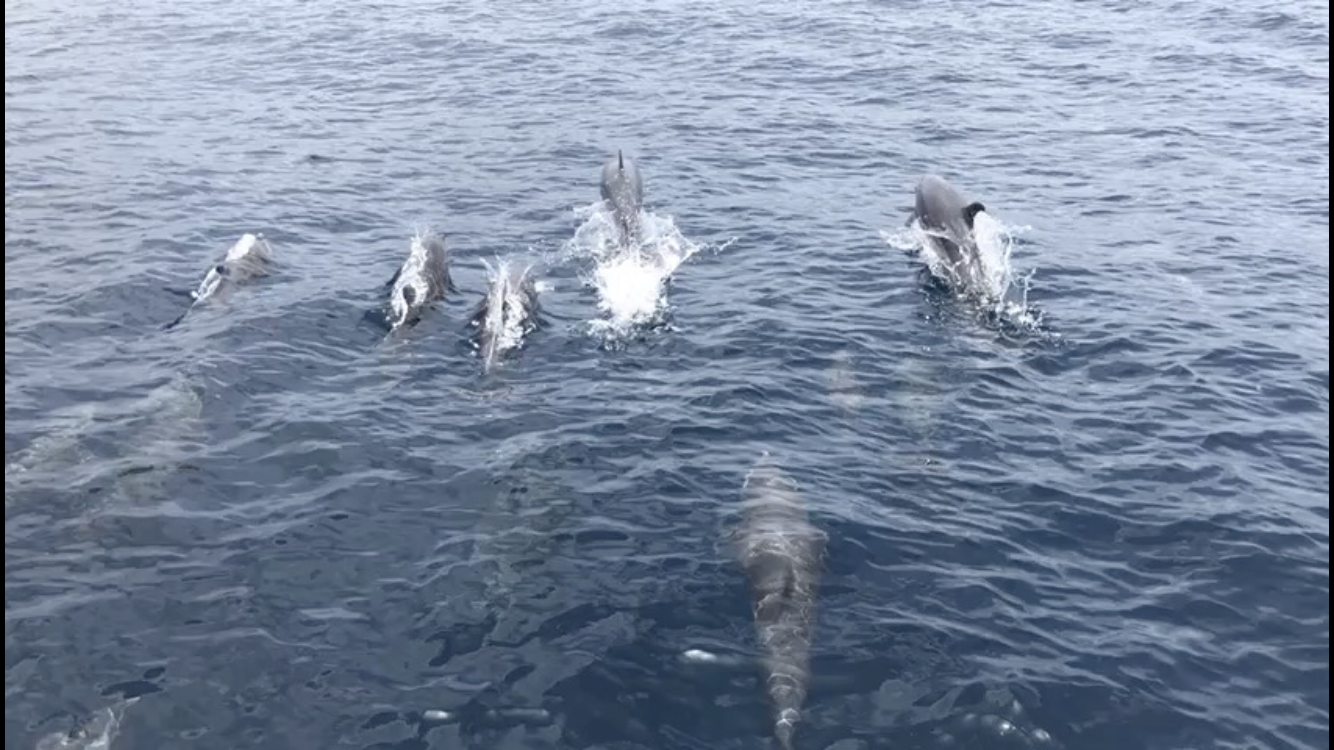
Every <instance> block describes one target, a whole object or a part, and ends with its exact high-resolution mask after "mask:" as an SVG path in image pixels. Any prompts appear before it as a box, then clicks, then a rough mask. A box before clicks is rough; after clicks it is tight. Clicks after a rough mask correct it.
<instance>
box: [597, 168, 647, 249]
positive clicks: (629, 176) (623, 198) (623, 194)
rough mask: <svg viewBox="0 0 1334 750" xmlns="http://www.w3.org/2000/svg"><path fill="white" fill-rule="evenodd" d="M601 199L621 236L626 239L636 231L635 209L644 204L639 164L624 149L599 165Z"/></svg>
mask: <svg viewBox="0 0 1334 750" xmlns="http://www.w3.org/2000/svg"><path fill="white" fill-rule="evenodd" d="M602 199H603V200H604V201H606V202H607V204H608V205H609V206H610V207H611V210H612V212H613V213H614V214H615V216H616V223H617V225H618V228H619V229H620V231H621V233H622V235H623V239H625V240H627V241H628V240H630V239H633V238H634V236H635V235H636V234H637V233H638V231H639V212H640V209H641V208H642V207H643V205H644V181H643V179H642V178H641V177H640V176H639V167H638V166H637V165H636V164H635V162H634V160H633V159H631V158H630V157H628V156H626V155H625V153H624V152H621V151H617V152H616V155H615V156H613V157H611V158H610V159H608V160H607V163H606V164H604V165H603V166H602Z"/></svg>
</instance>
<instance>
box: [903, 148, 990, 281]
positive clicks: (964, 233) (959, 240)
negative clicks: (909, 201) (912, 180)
mask: <svg viewBox="0 0 1334 750" xmlns="http://www.w3.org/2000/svg"><path fill="white" fill-rule="evenodd" d="M916 198H917V200H916V210H915V212H914V214H913V215H914V218H916V219H917V220H918V222H920V224H921V226H922V228H923V229H925V230H926V231H927V233H928V238H929V241H930V242H931V243H932V244H933V245H934V246H935V248H936V249H937V251H938V254H939V255H940V257H941V258H942V259H943V260H944V261H945V263H946V264H948V266H949V268H950V271H951V272H952V274H953V276H954V278H955V280H956V281H959V282H961V283H962V284H964V285H968V284H969V283H971V282H972V281H973V280H974V279H977V278H978V274H979V273H980V272H981V268H980V260H979V258H978V255H977V239H976V237H975V236H974V234H973V222H974V219H976V217H977V215H978V214H979V213H982V212H983V211H986V210H987V208H986V206H984V205H982V204H981V203H979V202H977V201H971V202H970V201H968V200H967V199H966V198H964V197H963V194H962V193H960V192H959V191H958V190H956V189H955V187H954V186H953V185H951V184H950V183H949V182H948V181H946V180H945V178H944V177H941V176H939V175H935V174H928V175H925V176H923V177H922V179H921V180H920V181H918V183H917V190H916Z"/></svg>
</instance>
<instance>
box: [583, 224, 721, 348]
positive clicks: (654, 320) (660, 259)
mask: <svg viewBox="0 0 1334 750" xmlns="http://www.w3.org/2000/svg"><path fill="white" fill-rule="evenodd" d="M577 213H578V215H580V216H581V218H583V219H584V221H583V223H582V224H581V225H580V226H579V228H578V229H577V230H575V234H574V237H573V238H571V239H570V241H569V242H568V243H567V245H566V253H567V255H569V256H572V257H588V258H590V259H592V261H593V263H594V268H593V270H592V273H591V274H589V275H587V276H585V278H584V281H585V283H588V284H589V285H591V286H592V287H593V288H594V289H596V290H597V294H598V310H599V313H600V317H599V318H597V319H596V320H593V321H590V328H591V330H592V331H593V332H594V333H595V334H598V335H600V336H602V337H603V338H604V339H606V340H607V341H608V342H611V341H615V340H617V339H622V338H625V337H627V336H631V335H633V334H634V333H635V332H636V331H637V330H639V329H643V328H651V327H654V326H657V325H660V324H662V323H663V322H664V320H665V318H666V315H667V313H668V311H669V303H668V297H667V282H668V280H669V279H670V278H671V276H672V274H673V273H674V272H675V271H676V269H677V268H679V267H680V266H681V264H682V263H685V262H686V261H687V260H689V259H690V257H691V256H693V255H694V254H695V253H697V252H699V251H700V249H701V248H702V246H701V245H699V244H696V243H695V242H692V241H691V240H690V239H688V238H686V237H685V236H684V235H682V234H681V231H680V229H678V228H677V226H676V222H675V221H673V220H672V217H670V216H659V215H657V214H654V213H651V212H649V211H644V212H643V214H642V216H641V221H642V225H641V240H642V241H641V242H639V243H637V244H634V245H631V246H629V247H623V246H620V245H619V244H618V243H617V231H616V226H615V224H614V222H613V220H612V216H611V213H610V212H609V211H607V210H606V208H605V207H604V206H603V204H602V203H601V202H599V203H594V204H593V205H591V206H587V207H585V208H583V209H579V210H578V211H577Z"/></svg>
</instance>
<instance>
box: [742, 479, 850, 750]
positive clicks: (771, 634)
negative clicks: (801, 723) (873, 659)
mask: <svg viewBox="0 0 1334 750" xmlns="http://www.w3.org/2000/svg"><path fill="white" fill-rule="evenodd" d="M741 513H742V521H741V523H740V524H739V525H738V527H737V529H736V530H735V537H734V543H735V551H736V554H737V557H738V559H739V560H740V562H741V566H742V567H743V568H744V569H745V571H746V577H747V578H748V579H749V581H750V588H751V594H752V612H753V614H754V618H755V636H756V640H757V641H758V643H759V646H760V648H761V649H762V650H763V651H764V668H765V672H766V676H767V680H766V684H767V686H768V690H769V699H770V701H771V703H772V706H773V712H774V737H775V739H777V740H778V745H779V747H781V748H783V750H791V748H792V737H793V734H794V732H795V731H796V723H797V721H798V720H799V719H800V717H801V707H802V704H803V703H804V702H805V700H806V685H807V682H808V680H809V679H810V648H811V634H812V631H813V630H814V627H815V595H816V589H817V587H818V584H819V578H820V569H821V568H822V566H823V560H824V550H825V545H826V542H827V541H828V536H827V535H826V534H825V533H824V532H823V531H821V530H820V529H818V528H816V527H815V526H813V525H811V523H810V520H809V519H808V518H807V514H806V507H805V505H804V504H803V503H802V500H801V495H800V494H799V492H798V490H797V485H796V483H794V482H793V481H792V480H791V479H789V478H788V477H787V476H785V475H784V474H783V473H782V471H780V470H779V469H778V467H777V466H776V465H775V464H774V463H773V461H772V460H770V458H769V455H768V453H765V454H764V455H763V456H761V457H760V459H759V461H757V462H756V464H755V466H754V467H753V468H752V469H751V470H750V473H748V474H747V475H746V481H745V483H744V484H743V486H742V488H741Z"/></svg>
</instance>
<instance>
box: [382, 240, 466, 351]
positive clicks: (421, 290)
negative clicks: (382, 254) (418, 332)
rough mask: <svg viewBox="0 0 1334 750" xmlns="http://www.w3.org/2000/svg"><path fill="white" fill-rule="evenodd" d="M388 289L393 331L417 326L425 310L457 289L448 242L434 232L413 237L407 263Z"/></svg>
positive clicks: (396, 274)
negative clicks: (453, 289) (448, 292)
mask: <svg viewBox="0 0 1334 750" xmlns="http://www.w3.org/2000/svg"><path fill="white" fill-rule="evenodd" d="M387 286H388V287H389V327H390V330H391V331H397V330H399V329H400V328H403V327H404V326H414V325H416V324H417V322H418V321H419V320H421V316H422V313H423V312H424V311H425V309H426V308H427V307H428V306H430V305H431V304H433V303H435V302H437V301H439V300H441V299H444V297H445V293H446V292H447V291H449V290H450V289H452V288H453V283H452V281H451V280H450V276H449V253H448V251H447V250H446V248H445V241H444V240H443V239H441V238H440V236H439V235H436V234H435V233H433V232H430V231H426V232H421V233H419V234H417V235H416V236H415V237H413V238H412V244H411V246H410V247H409V249H408V257H407V259H406V260H404V261H403V265H402V266H399V269H398V270H397V271H395V272H394V276H393V278H391V279H389V283H388V284H387Z"/></svg>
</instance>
